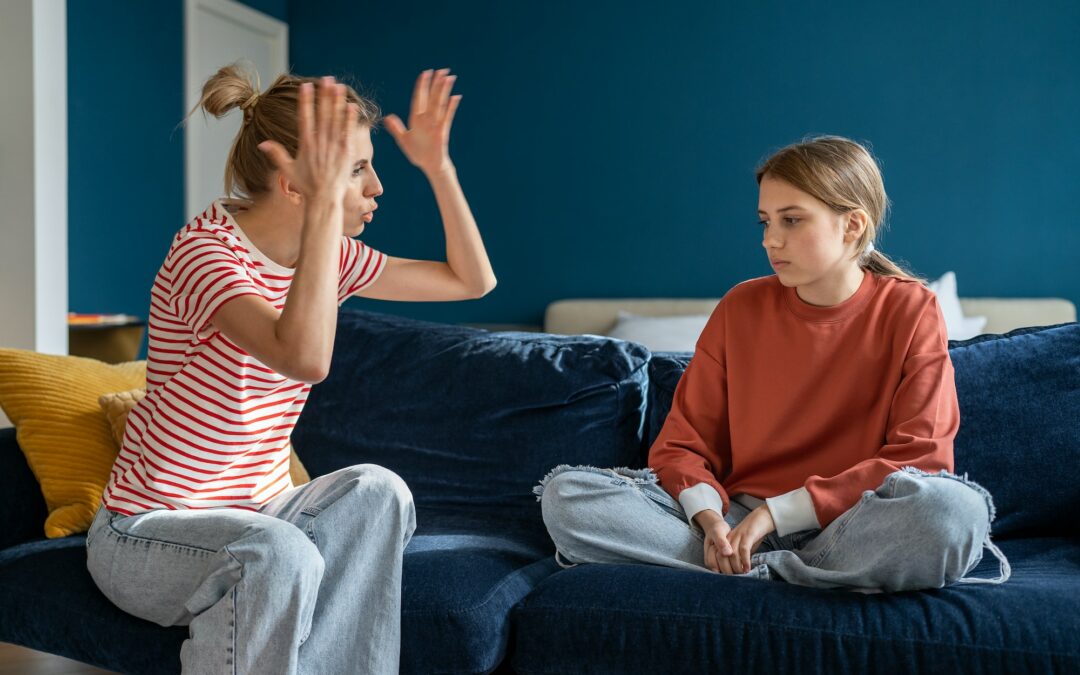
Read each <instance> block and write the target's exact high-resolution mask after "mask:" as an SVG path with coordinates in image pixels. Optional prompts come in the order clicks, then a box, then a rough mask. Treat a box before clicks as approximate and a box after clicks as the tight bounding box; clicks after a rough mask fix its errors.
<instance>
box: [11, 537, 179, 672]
mask: <svg viewBox="0 0 1080 675" xmlns="http://www.w3.org/2000/svg"><path fill="white" fill-rule="evenodd" d="M187 634H188V632H187V628H184V627H172V628H162V627H161V626H158V625H157V624H154V623H151V622H149V621H143V620H142V619H138V618H135V617H133V616H131V615H129V614H126V613H124V612H123V611H122V610H120V609H117V608H116V607H115V606H114V605H113V604H112V603H111V602H109V600H108V598H106V597H105V596H104V595H102V594H101V592H100V591H99V590H98V589H97V586H95V585H94V581H93V579H91V578H90V574H89V572H87V571H86V537H85V536H84V535H73V536H70V537H64V538H62V539H51V540H47V539H40V540H37V541H32V542H28V543H25V544H21V545H19V546H15V547H12V548H9V549H6V550H4V551H0V641H3V642H12V643H15V644H19V645H23V646H26V647H30V648H31V649H37V650H39V651H46V652H50V653H53V654H60V655H61V656H66V657H68V658H71V659H75V660H77V661H83V662H85V663H90V664H93V665H95V666H98V667H99V668H105V669H107V670H113V671H116V672H121V673H132V674H135V675H158V674H165V673H179V672H180V645H181V643H183V641H184V639H186V638H187Z"/></svg>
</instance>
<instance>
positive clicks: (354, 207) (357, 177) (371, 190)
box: [344, 126, 383, 237]
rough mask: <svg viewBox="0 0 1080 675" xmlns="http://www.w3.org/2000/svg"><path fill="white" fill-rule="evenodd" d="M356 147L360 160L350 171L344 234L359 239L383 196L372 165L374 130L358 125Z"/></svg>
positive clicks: (357, 160)
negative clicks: (377, 199)
mask: <svg viewBox="0 0 1080 675" xmlns="http://www.w3.org/2000/svg"><path fill="white" fill-rule="evenodd" d="M353 133H355V134H356V137H355V139H354V140H355V143H354V146H353V147H354V148H355V149H356V160H355V162H354V163H353V165H352V168H351V169H350V172H351V175H350V177H349V187H348V189H347V190H346V192H345V201H344V207H345V208H344V218H345V222H344V231H345V236H347V237H355V236H357V235H358V234H360V233H361V232H363V231H364V226H365V225H366V224H367V223H370V222H371V219H372V217H373V216H374V215H375V214H374V211H375V209H377V208H379V205H378V204H376V203H375V198H376V197H378V196H379V195H381V194H382V193H383V187H382V183H381V182H379V176H378V174H376V173H375V167H374V165H372V155H373V153H374V150H373V148H372V147H371V129H370V128H368V127H362V126H358V127H357V128H356V130H355V131H354V132H353Z"/></svg>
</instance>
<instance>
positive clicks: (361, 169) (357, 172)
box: [352, 166, 364, 178]
mask: <svg viewBox="0 0 1080 675" xmlns="http://www.w3.org/2000/svg"><path fill="white" fill-rule="evenodd" d="M363 172H364V167H362V166H360V167H357V168H355V169H353V172H352V175H353V177H354V178H355V177H356V176H359V175H360V174H361V173H363Z"/></svg>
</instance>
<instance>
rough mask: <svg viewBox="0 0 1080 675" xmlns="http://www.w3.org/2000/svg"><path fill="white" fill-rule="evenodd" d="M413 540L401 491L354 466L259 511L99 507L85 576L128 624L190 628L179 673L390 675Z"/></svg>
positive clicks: (393, 479)
mask: <svg viewBox="0 0 1080 675" xmlns="http://www.w3.org/2000/svg"><path fill="white" fill-rule="evenodd" d="M415 529H416V515H415V508H414V506H413V500H412V494H411V493H410V491H409V488H408V487H406V485H405V482H404V481H403V480H401V478H399V477H398V476H397V475H396V474H394V473H393V472H391V471H389V470H387V469H384V468H382V467H379V466H375V465H373V464H361V465H357V466H351V467H347V468H344V469H341V470H339V471H335V472H333V473H330V474H327V475H325V476H320V477H318V478H315V479H314V480H312V481H311V482H310V483H307V484H305V485H302V486H300V487H297V488H293V489H291V490H287V491H285V492H284V493H282V494H280V495H278V496H277V497H275V498H274V499H272V500H271V501H269V502H267V503H266V504H264V505H263V506H262V507H261V508H260V510H259V511H258V512H254V511H247V510H244V509H230V508H221V509H209V510H187V511H183V510H178V511H169V510H156V511H149V512H146V513H140V514H136V515H134V516H124V515H122V514H118V513H114V512H112V511H108V510H106V509H105V508H104V507H102V508H101V509H99V510H98V513H97V516H96V517H95V518H94V523H93V525H91V527H90V531H89V532H88V533H87V536H86V549H87V567H88V569H89V571H90V575H91V576H92V577H93V579H94V582H95V583H96V584H97V586H98V588H100V589H101V591H102V593H104V594H105V596H106V597H108V598H109V600H111V601H112V602H113V604H115V605H116V606H117V607H119V608H120V609H122V610H124V611H125V612H128V613H129V614H133V615H135V616H137V617H140V618H142V619H146V620H147V621H153V622H154V623H157V624H159V625H162V626H188V630H189V638H188V639H187V640H185V641H184V643H183V646H182V647H181V649H180V662H181V665H182V668H183V672H184V673H185V675H186V674H189V673H199V674H200V675H201V674H204V673H205V674H211V673H213V674H216V673H229V674H233V673H253V674H257V675H277V674H278V673H287V674H290V675H291V674H293V673H302V674H305V675H306V674H312V675H314V674H316V673H318V674H322V673H326V674H327V675H336V674H338V673H342V674H344V673H397V672H398V659H399V652H400V641H401V558H402V551H403V550H404V548H405V546H406V545H407V544H408V542H409V539H410V538H411V537H412V533H413V531H414V530H415Z"/></svg>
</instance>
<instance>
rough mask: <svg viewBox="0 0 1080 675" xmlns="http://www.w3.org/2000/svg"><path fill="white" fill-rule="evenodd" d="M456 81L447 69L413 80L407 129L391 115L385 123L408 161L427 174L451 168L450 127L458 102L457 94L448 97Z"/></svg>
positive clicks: (425, 74)
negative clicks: (414, 82) (414, 83)
mask: <svg viewBox="0 0 1080 675" xmlns="http://www.w3.org/2000/svg"><path fill="white" fill-rule="evenodd" d="M456 79H457V76H456V75H451V74H450V69H449V68H443V69H442V70H436V71H431V70H425V71H424V72H422V73H420V76H419V77H418V78H416V86H415V88H414V89H413V97H412V105H411V106H410V107H409V126H408V127H406V126H405V123H404V122H402V121H401V118H400V117H398V116H397V115H394V114H390V115H387V116H386V120H385V122H384V124H385V125H386V129H387V130H388V131H389V132H390V135H391V136H393V137H394V140H395V141H397V144H398V147H400V148H401V151H402V152H403V153H405V156H406V157H407V158H408V159H409V161H410V162H412V163H413V164H414V165H416V166H417V167H419V168H420V170H421V171H423V172H424V173H427V174H431V173H435V172H437V171H439V170H440V169H443V168H445V167H447V166H449V164H450V150H449V148H450V125H451V124H453V122H454V113H455V112H457V108H458V104H459V103H460V102H461V95H460V94H455V95H454V96H451V95H450V90H451V89H452V88H453V86H454V80H456Z"/></svg>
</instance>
